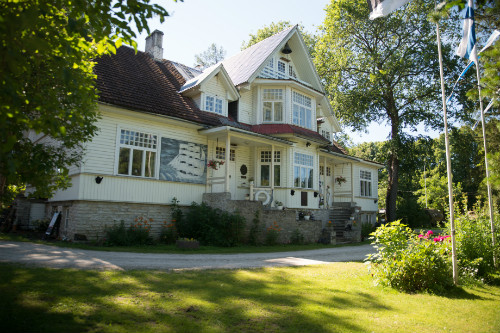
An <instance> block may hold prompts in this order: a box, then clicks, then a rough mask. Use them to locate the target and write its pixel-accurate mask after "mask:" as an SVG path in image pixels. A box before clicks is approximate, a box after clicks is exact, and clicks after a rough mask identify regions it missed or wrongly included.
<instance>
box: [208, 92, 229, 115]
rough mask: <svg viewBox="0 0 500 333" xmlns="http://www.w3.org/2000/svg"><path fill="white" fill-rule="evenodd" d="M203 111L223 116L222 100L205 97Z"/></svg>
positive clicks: (214, 97) (215, 97)
mask: <svg viewBox="0 0 500 333" xmlns="http://www.w3.org/2000/svg"><path fill="white" fill-rule="evenodd" d="M205 111H210V112H215V113H218V114H223V112H224V100H223V99H222V98H219V97H217V96H205Z"/></svg>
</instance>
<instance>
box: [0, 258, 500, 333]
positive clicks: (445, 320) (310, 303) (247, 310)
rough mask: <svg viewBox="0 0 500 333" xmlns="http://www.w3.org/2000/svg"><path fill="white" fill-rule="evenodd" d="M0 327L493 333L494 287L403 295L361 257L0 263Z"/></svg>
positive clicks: (497, 322)
mask: <svg viewBox="0 0 500 333" xmlns="http://www.w3.org/2000/svg"><path fill="white" fill-rule="evenodd" d="M0 295H1V296H2V297H1V298H0V322H1V323H2V331H4V332H301V333H302V332H384V333H385V332H419V333H424V332H433V333H434V332H460V333H467V332H499V331H500V287H498V286H482V285H481V286H475V287H470V288H463V289H461V288H456V289H453V290H450V291H449V292H448V293H447V294H446V295H440V296H436V295H427V294H416V295H408V294H402V293H399V292H396V291H394V290H391V289H385V288H382V287H378V286H374V285H373V281H372V279H371V277H370V276H369V274H368V273H367V269H366V267H365V266H364V265H363V264H361V263H335V264H328V265H321V266H311V267H294V268H264V269H256V270H208V271H180V272H170V273H169V272H160V271H129V272H123V271H105V272H99V271H77V270H53V269H41V268H25V267H19V266H14V265H6V264H3V265H0Z"/></svg>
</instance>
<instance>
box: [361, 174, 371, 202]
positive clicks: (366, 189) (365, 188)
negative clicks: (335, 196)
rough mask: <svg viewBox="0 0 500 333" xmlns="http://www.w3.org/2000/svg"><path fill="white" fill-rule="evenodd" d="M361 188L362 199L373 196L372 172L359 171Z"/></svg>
mask: <svg viewBox="0 0 500 333" xmlns="http://www.w3.org/2000/svg"><path fill="white" fill-rule="evenodd" d="M359 178H360V188H361V191H360V192H361V193H360V194H361V196H362V197H371V196H372V173H371V172H370V171H364V170H360V171H359Z"/></svg>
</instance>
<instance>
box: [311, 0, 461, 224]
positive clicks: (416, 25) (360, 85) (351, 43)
mask: <svg viewBox="0 0 500 333" xmlns="http://www.w3.org/2000/svg"><path fill="white" fill-rule="evenodd" d="M433 6H434V4H433V3H432V4H430V3H429V2H421V1H412V2H410V3H409V4H408V5H407V6H406V7H405V8H404V10H399V11H396V12H393V13H392V14H391V15H389V16H387V17H383V18H380V19H377V20H374V21H370V20H368V6H367V5H366V1H364V0H357V1H350V0H337V1H332V3H331V4H330V5H329V6H328V8H327V16H326V18H325V21H324V24H323V26H322V27H321V35H320V38H319V41H318V43H317V44H316V57H315V63H316V67H317V69H318V73H319V75H320V77H322V78H323V80H324V82H325V84H326V91H327V93H328V95H329V97H330V101H331V104H332V108H333V109H334V110H335V112H336V115H337V118H339V120H340V121H341V122H342V123H343V124H344V125H347V126H349V127H351V128H353V129H354V130H363V129H365V128H366V126H367V125H368V124H369V123H370V122H372V121H377V122H379V123H382V122H388V123H389V124H390V126H391V133H390V141H389V152H388V156H387V171H388V189H387V196H386V204H387V207H386V208H387V217H388V220H389V221H393V220H395V219H396V204H397V195H398V180H399V164H400V155H401V152H402V149H403V144H402V142H403V135H402V129H404V128H408V129H410V130H415V129H416V126H417V125H418V124H420V123H424V124H425V125H426V126H429V127H431V128H440V127H442V120H441V112H440V111H439V110H441V107H442V106H441V99H440V98H439V96H440V85H439V82H440V81H439V67H438V66H439V65H438V56H437V45H436V32H435V25H434V24H432V23H431V22H429V20H428V19H427V14H426V13H430V12H431V11H432V8H433ZM443 39H444V40H446V39H445V38H443ZM444 61H445V66H446V68H447V69H448V70H447V72H446V74H447V78H446V79H450V80H451V79H452V78H454V77H456V75H457V74H458V71H459V69H458V66H457V65H458V59H457V57H453V56H452V51H451V48H450V45H449V44H445V45H444Z"/></svg>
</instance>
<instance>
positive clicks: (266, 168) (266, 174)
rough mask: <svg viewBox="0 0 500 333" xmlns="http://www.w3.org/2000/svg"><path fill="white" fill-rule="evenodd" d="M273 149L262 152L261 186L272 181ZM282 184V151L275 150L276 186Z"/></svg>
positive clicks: (267, 184)
mask: <svg viewBox="0 0 500 333" xmlns="http://www.w3.org/2000/svg"><path fill="white" fill-rule="evenodd" d="M270 171H271V151H270V150H264V151H261V152H260V186H269V184H270V183H271V172H270ZM280 185H281V152H280V151H275V152H274V186H280Z"/></svg>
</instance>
